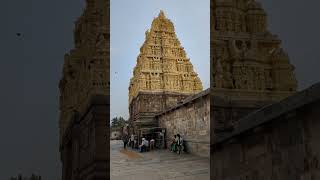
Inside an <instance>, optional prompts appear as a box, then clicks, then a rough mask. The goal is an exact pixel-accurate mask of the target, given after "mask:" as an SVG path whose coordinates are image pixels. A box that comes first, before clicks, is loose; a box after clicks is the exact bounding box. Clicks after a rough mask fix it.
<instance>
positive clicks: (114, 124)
mask: <svg viewBox="0 0 320 180" xmlns="http://www.w3.org/2000/svg"><path fill="white" fill-rule="evenodd" d="M127 123H128V121H126V120H125V119H124V118H123V117H121V116H120V117H114V118H112V120H111V128H121V127H123V126H124V125H125V124H127Z"/></svg>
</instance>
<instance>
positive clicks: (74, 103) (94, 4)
mask: <svg viewBox="0 0 320 180" xmlns="http://www.w3.org/2000/svg"><path fill="white" fill-rule="evenodd" d="M106 7H107V1H106V0H87V4H86V8H85V10H84V12H83V14H82V16H81V17H80V18H79V19H78V20H77V21H76V23H75V30H74V43H75V49H73V50H71V51H70V53H69V54H66V55H65V60H64V65H63V76H62V78H61V80H60V84H59V88H60V121H59V127H60V138H62V136H63V134H64V132H65V130H66V128H67V127H68V126H69V125H70V121H71V120H72V119H73V116H74V115H77V116H81V115H82V114H83V113H84V111H85V110H86V108H87V106H88V104H89V102H88V101H89V99H90V97H91V96H92V95H97V94H101V95H109V89H110V88H109V79H110V78H109V72H108V70H109V60H108V59H107V58H108V54H109V42H108V39H109V29H108V26H107V25H108V24H109V22H108V21H109V18H108V15H107V13H108V12H107V8H106Z"/></svg>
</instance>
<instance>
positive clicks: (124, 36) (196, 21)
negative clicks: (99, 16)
mask: <svg viewBox="0 0 320 180" xmlns="http://www.w3.org/2000/svg"><path fill="white" fill-rule="evenodd" d="M209 4H210V1H209V0H201V1H199V0H198V1H197V0H134V1H133V0H111V32H110V33H111V48H110V49H111V51H110V52H111V54H110V57H111V68H110V75H111V77H110V79H111V92H110V93H111V118H113V117H115V116H122V117H124V118H128V85H129V80H130V78H131V77H132V70H133V68H134V66H135V65H136V59H137V56H138V55H139V49H140V47H141V45H142V44H143V42H144V38H145V31H146V30H147V29H149V28H150V27H151V23H152V20H153V18H154V17H156V16H158V14H159V12H160V10H161V9H162V10H164V12H165V14H166V16H167V17H168V18H169V19H171V21H172V22H173V24H174V25H175V30H176V34H177V36H178V38H179V40H180V42H181V44H182V46H183V47H184V48H185V50H186V53H187V56H188V57H189V58H190V60H191V63H192V64H193V66H194V69H195V71H196V72H197V73H198V74H199V77H200V79H201V81H202V83H203V86H204V89H206V88H209V86H210V8H209V7H210V5H209Z"/></svg>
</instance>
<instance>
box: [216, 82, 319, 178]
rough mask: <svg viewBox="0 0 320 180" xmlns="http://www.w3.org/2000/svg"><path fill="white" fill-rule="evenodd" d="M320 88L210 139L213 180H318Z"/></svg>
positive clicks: (242, 120) (289, 100)
mask: <svg viewBox="0 0 320 180" xmlns="http://www.w3.org/2000/svg"><path fill="white" fill-rule="evenodd" d="M319 116H320V84H317V85H314V86H312V87H311V88H309V89H307V90H305V91H302V92H299V93H297V94H295V95H293V96H291V97H289V98H287V99H285V100H283V101H281V102H279V103H275V104H272V105H269V106H266V107H264V108H262V109H260V110H258V111H255V112H253V113H251V114H249V115H248V116H246V117H243V118H241V119H240V121H239V124H238V125H237V127H235V129H234V130H233V131H232V132H231V133H226V134H224V135H220V136H217V135H215V136H214V137H212V138H211V141H212V146H211V167H212V168H213V169H212V170H213V171H212V174H211V176H212V177H213V179H272V180H282V179H305V180H307V179H308V180H311V179H320V166H319V159H320V145H319V137H320V132H319V129H320V121H319Z"/></svg>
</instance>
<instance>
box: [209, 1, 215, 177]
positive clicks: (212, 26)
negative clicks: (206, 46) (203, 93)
mask: <svg viewBox="0 0 320 180" xmlns="http://www.w3.org/2000/svg"><path fill="white" fill-rule="evenodd" d="M215 7H216V0H210V179H211V180H213V175H214V172H213V159H214V153H213V142H214V116H213V94H212V91H211V89H212V88H213V82H214V81H213V80H214V79H213V78H214V77H213V53H214V50H213V41H214V29H215V20H216V19H215V17H216V16H215V13H216V12H215V11H216V10H215Z"/></svg>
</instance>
